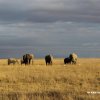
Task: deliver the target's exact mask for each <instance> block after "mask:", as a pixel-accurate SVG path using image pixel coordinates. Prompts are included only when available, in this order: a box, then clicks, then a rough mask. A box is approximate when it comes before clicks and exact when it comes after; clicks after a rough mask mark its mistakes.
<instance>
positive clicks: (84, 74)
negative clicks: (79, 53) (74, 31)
mask: <svg viewBox="0 0 100 100" xmlns="http://www.w3.org/2000/svg"><path fill="white" fill-rule="evenodd" d="M88 91H99V92H100V59H96V58H88V59H86V58H85V59H83V58H81V59H79V60H78V63H77V64H76V65H70V64H68V65H65V66H64V65H63V59H54V64H53V65H52V66H46V65H45V62H44V59H35V61H34V65H29V66H25V65H22V66H21V65H18V64H17V65H9V66H8V65H7V59H1V60H0V100H100V94H88V93H87V92H88Z"/></svg>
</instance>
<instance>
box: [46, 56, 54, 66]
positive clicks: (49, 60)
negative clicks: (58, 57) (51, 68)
mask: <svg viewBox="0 0 100 100" xmlns="http://www.w3.org/2000/svg"><path fill="white" fill-rule="evenodd" d="M52 62H53V56H52V55H46V56H45V63H46V65H52Z"/></svg>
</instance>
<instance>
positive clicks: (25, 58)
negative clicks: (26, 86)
mask: <svg viewBox="0 0 100 100" xmlns="http://www.w3.org/2000/svg"><path fill="white" fill-rule="evenodd" d="M33 60H34V55H33V54H25V55H23V59H22V60H21V64H23V63H24V64H25V65H26V64H30V63H31V62H32V64H33Z"/></svg>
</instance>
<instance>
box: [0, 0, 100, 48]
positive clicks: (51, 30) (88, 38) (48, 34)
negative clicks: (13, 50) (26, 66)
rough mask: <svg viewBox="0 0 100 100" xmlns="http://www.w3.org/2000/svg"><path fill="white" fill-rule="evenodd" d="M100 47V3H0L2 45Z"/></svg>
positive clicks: (13, 0)
mask: <svg viewBox="0 0 100 100" xmlns="http://www.w3.org/2000/svg"><path fill="white" fill-rule="evenodd" d="M51 45H54V46H85V47H87V46H93V47H94V46H100V0H0V46H1V47H2V46H51Z"/></svg>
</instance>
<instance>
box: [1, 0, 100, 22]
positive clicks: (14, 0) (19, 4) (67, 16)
mask: <svg viewBox="0 0 100 100" xmlns="http://www.w3.org/2000/svg"><path fill="white" fill-rule="evenodd" d="M99 4H100V1H99V0H95V1H94V0H21V1H20V0H8V1H6V0H0V22H1V23H3V22H5V23H6V22H7V23H14V22H15V23H17V22H56V21H76V22H77V21H78V22H79V21H85V22H100V6H99Z"/></svg>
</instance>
